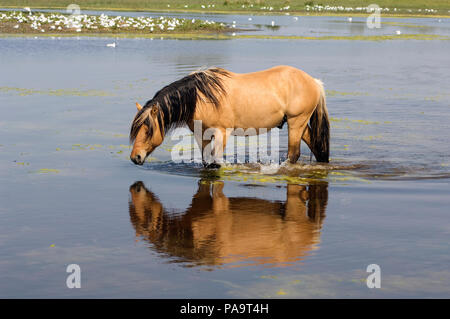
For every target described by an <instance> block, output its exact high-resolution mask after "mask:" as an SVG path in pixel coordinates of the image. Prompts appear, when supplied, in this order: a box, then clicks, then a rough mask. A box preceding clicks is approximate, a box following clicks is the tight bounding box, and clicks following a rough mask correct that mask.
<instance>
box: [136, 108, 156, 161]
mask: <svg viewBox="0 0 450 319" xmlns="http://www.w3.org/2000/svg"><path fill="white" fill-rule="evenodd" d="M136 107H137V109H138V112H137V114H136V116H135V118H134V120H133V124H132V125H131V131H130V141H131V142H134V145H133V150H132V151H131V155H130V159H131V161H132V162H133V163H134V164H136V165H142V164H144V162H145V159H146V158H147V156H149V155H150V153H151V152H153V150H154V149H155V148H156V147H158V146H159V145H161V143H162V142H163V139H164V136H163V133H162V131H161V127H160V123H161V122H160V121H159V119H158V117H159V114H158V113H159V110H158V107H157V106H156V105H153V106H150V107H145V108H143V107H142V106H141V105H140V104H139V103H136Z"/></svg>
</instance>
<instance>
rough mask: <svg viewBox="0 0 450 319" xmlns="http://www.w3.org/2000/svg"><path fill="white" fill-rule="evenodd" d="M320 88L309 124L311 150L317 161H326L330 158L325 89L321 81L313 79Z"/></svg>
mask: <svg viewBox="0 0 450 319" xmlns="http://www.w3.org/2000/svg"><path fill="white" fill-rule="evenodd" d="M314 80H315V81H316V83H317V85H318V86H319V88H320V98H319V103H318V104H317V107H316V109H315V110H314V112H313V114H312V116H311V118H310V119H309V124H310V126H311V148H312V149H311V151H312V152H313V154H314V156H315V157H316V160H317V161H318V162H325V163H328V161H329V158H330V122H329V120H328V110H327V102H326V98H325V89H324V88H323V83H322V81H320V80H318V79H314Z"/></svg>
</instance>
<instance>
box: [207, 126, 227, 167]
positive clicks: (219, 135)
mask: <svg viewBox="0 0 450 319" xmlns="http://www.w3.org/2000/svg"><path fill="white" fill-rule="evenodd" d="M230 134H231V131H230V132H229V131H227V130H226V129H224V128H218V129H216V131H215V133H214V150H213V156H214V162H213V163H210V164H209V165H208V166H207V167H208V168H219V167H220V164H221V163H222V162H223V152H224V150H225V148H226V146H227V139H228V137H229V136H230Z"/></svg>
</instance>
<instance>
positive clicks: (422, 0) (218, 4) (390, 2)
mask: <svg viewBox="0 0 450 319" xmlns="http://www.w3.org/2000/svg"><path fill="white" fill-rule="evenodd" d="M69 3H70V2H67V1H63V0H4V1H2V4H1V6H2V7H14V8H23V7H25V6H28V7H31V8H53V9H56V8H60V9H64V8H66V7H67V5H68V4H69ZM370 3H371V2H368V1H364V0H315V1H308V0H299V1H291V0H212V1H206V0H205V1H198V0H166V1H164V0H163V1H161V0H114V1H112V0H78V1H76V4H77V5H79V6H80V8H81V10H88V9H99V10H108V9H109V10H132V11H196V12H199V11H204V12H252V13H262V12H305V11H306V5H310V6H313V5H318V4H320V5H329V6H343V7H352V8H356V7H366V6H367V5H369V4H370ZM376 3H377V4H378V5H379V6H380V7H382V8H391V9H393V8H397V9H398V11H396V12H393V11H392V10H391V11H390V12H389V14H390V15H399V14H408V12H407V11H406V10H407V9H412V10H414V13H415V14H420V15H433V14H444V15H449V12H448V10H450V2H449V1H448V0H433V1H426V0H377V1H376ZM262 8H263V9H262ZM419 9H421V10H422V11H421V12H417V10H419ZM424 9H435V10H437V11H438V12H436V13H430V12H424ZM326 13H327V12H323V14H326ZM343 14H348V13H347V12H344V13H343Z"/></svg>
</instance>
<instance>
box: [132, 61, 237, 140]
mask: <svg viewBox="0 0 450 319" xmlns="http://www.w3.org/2000/svg"><path fill="white" fill-rule="evenodd" d="M220 76H229V73H228V72H227V71H226V70H224V69H221V68H210V69H207V70H203V71H196V72H193V73H191V74H189V75H188V76H185V77H184V78H182V79H180V80H178V81H175V82H173V83H171V84H169V85H167V86H165V87H164V88H162V89H161V90H159V91H158V92H156V94H155V96H154V97H153V98H152V99H151V100H149V101H148V102H147V103H145V105H144V107H143V108H142V109H141V110H140V111H139V112H138V113H137V114H136V116H135V118H134V120H133V124H132V125H131V130H130V142H133V141H134V140H135V139H136V136H137V134H138V132H139V129H140V128H141V126H142V125H143V124H146V125H147V126H148V128H149V130H148V134H149V136H151V134H153V130H154V123H153V119H152V117H151V115H150V111H151V110H152V108H153V107H156V108H157V110H158V113H157V119H158V124H159V127H160V128H163V130H162V132H161V133H162V135H163V136H164V134H165V133H167V132H168V131H169V130H170V129H172V128H175V127H179V126H182V125H184V124H186V123H188V122H190V121H191V120H192V118H193V116H194V113H195V108H196V105H197V102H198V101H199V100H201V101H204V102H210V103H212V104H213V105H214V106H215V107H219V103H220V100H219V98H220V96H221V95H223V94H225V90H224V87H223V83H222V78H221V77H220ZM199 93H200V94H199Z"/></svg>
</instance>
